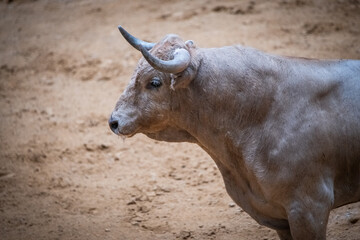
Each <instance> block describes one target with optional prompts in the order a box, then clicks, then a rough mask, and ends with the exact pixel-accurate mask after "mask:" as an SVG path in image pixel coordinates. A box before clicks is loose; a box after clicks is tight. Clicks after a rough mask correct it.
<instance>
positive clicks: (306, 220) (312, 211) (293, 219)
mask: <svg viewBox="0 0 360 240" xmlns="http://www.w3.org/2000/svg"><path fill="white" fill-rule="evenodd" d="M329 213H330V208H329V207H328V206H326V205H324V204H323V203H321V204H319V203H318V204H316V203H315V202H312V204H311V205H308V204H298V203H296V204H293V205H292V207H291V208H290V210H289V211H288V220H289V224H290V230H291V236H292V237H293V239H294V240H302V239H313V240H315V239H316V240H325V239H326V226H327V222H328V218H329Z"/></svg>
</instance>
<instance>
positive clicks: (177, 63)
mask: <svg viewBox="0 0 360 240" xmlns="http://www.w3.org/2000/svg"><path fill="white" fill-rule="evenodd" d="M140 51H141V53H142V55H143V56H144V58H145V59H146V61H148V63H149V64H150V65H151V66H152V67H153V68H155V69H157V70H159V71H161V72H166V73H179V72H182V71H184V70H185V69H186V68H187V66H189V64H190V59H191V57H190V53H189V52H188V51H187V50H186V49H183V48H178V49H176V50H175V52H174V59H172V60H169V61H164V60H161V59H159V58H157V57H154V56H153V55H151V54H150V53H149V51H148V50H146V49H145V48H144V47H140Z"/></svg>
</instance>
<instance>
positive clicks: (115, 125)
mask: <svg viewBox="0 0 360 240" xmlns="http://www.w3.org/2000/svg"><path fill="white" fill-rule="evenodd" d="M109 127H110V129H111V131H113V133H115V134H116V135H118V134H119V119H118V118H117V117H114V116H113V114H111V116H110V118H109Z"/></svg>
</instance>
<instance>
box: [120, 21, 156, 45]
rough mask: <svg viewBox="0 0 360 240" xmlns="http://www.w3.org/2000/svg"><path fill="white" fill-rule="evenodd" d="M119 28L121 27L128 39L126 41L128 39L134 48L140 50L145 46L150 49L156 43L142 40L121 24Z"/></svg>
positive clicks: (122, 32) (121, 31)
mask: <svg viewBox="0 0 360 240" xmlns="http://www.w3.org/2000/svg"><path fill="white" fill-rule="evenodd" d="M118 29H119V31H120V33H121V34H122V35H123V37H124V38H125V39H126V41H128V42H129V43H130V44H131V46H133V47H134V48H136V49H137V50H139V51H140V46H143V47H144V48H145V49H147V50H150V49H152V48H153V47H154V46H155V43H149V42H145V41H142V40H140V39H138V38H136V37H134V36H132V35H131V34H130V33H128V32H127V31H126V30H125V29H124V28H123V27H122V26H120V25H119V26H118Z"/></svg>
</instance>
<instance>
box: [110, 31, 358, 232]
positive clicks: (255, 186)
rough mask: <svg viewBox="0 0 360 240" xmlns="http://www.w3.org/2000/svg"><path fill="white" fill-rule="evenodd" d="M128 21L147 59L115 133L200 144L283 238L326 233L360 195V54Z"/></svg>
mask: <svg viewBox="0 0 360 240" xmlns="http://www.w3.org/2000/svg"><path fill="white" fill-rule="evenodd" d="M119 30H120V32H121V34H122V35H123V37H124V38H125V39H126V40H127V41H128V42H129V43H130V44H131V45H132V46H133V47H134V48H136V49H137V50H139V51H141V53H142V55H143V58H141V59H140V61H139V63H138V65H137V67H136V69H135V72H134V74H133V75H132V77H131V80H130V83H129V85H128V86H127V87H126V89H125V91H124V92H123V94H122V95H121V97H120V99H119V101H118V102H117V104H116V107H115V109H114V111H113V112H112V114H111V116H110V119H109V126H110V128H111V130H112V131H113V132H114V133H115V134H117V135H120V136H125V137H131V136H133V135H135V134H136V133H143V134H145V135H147V136H148V137H150V138H152V139H156V140H160V141H168V142H191V143H196V144H198V145H199V146H200V147H201V148H202V149H204V150H205V151H206V152H207V153H208V154H209V155H210V156H211V158H212V159H213V160H214V161H215V163H216V165H217V166H218V168H219V170H220V172H221V174H222V177H223V180H224V183H225V187H226V190H227V192H228V194H229V195H230V197H231V198H232V199H233V200H234V202H235V203H236V204H238V205H239V206H240V207H241V208H242V209H243V210H244V211H246V212H247V213H248V214H249V215H250V216H251V217H252V218H254V219H255V220H256V221H257V222H258V223H259V224H261V225H265V226H267V227H270V228H272V229H275V230H276V231H277V233H278V235H279V237H280V239H326V226H327V222H328V217H329V213H330V211H331V210H332V209H334V208H337V207H340V206H343V205H345V204H349V203H354V202H357V201H359V200H360V61H358V60H314V59H304V58H292V57H283V56H275V55H270V54H267V53H264V52H262V51H259V50H256V49H253V48H248V47H243V46H228V47H222V48H209V49H204V48H198V47H197V46H196V45H195V43H194V42H193V41H191V40H188V41H185V42H184V41H183V40H182V39H181V38H180V37H179V36H177V35H173V34H171V35H167V36H165V38H163V39H162V40H161V41H160V42H159V43H157V44H155V43H149V42H145V41H142V40H140V39H137V38H135V37H134V36H132V35H130V34H129V33H128V32H127V31H126V30H125V29H124V28H122V27H121V26H119Z"/></svg>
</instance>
